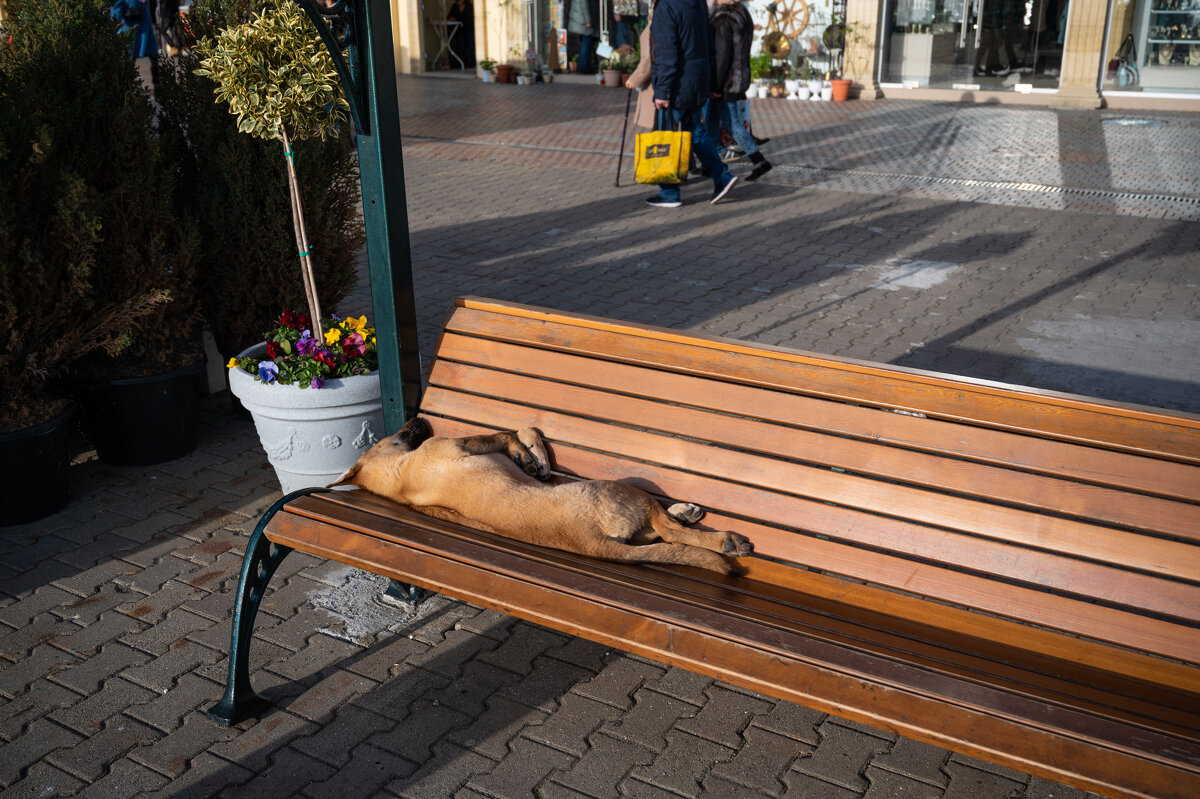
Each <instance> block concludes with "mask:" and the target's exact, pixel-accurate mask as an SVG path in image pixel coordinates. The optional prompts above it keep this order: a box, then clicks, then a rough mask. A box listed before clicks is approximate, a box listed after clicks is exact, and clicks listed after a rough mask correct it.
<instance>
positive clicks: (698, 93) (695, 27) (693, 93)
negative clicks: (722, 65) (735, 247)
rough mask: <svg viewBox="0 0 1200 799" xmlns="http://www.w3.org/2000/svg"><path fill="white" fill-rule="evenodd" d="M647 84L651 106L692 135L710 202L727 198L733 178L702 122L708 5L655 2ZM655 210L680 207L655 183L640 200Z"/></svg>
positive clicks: (684, 0) (673, 188)
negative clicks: (708, 183) (650, 89)
mask: <svg viewBox="0 0 1200 799" xmlns="http://www.w3.org/2000/svg"><path fill="white" fill-rule="evenodd" d="M650 46H651V49H652V56H651V63H650V83H651V85H653V87H654V107H655V108H656V109H658V110H659V111H662V112H665V113H664V114H663V115H664V116H667V117H668V118H669V119H670V121H671V123H672V124H673V125H674V126H675V127H677V128H679V129H680V130H685V131H688V132H690V133H691V134H692V152H693V153H695V154H696V157H697V158H699V159H700V163H701V164H702V165H703V166H704V168H705V169H707V170H708V174H709V175H711V176H712V179H713V193H712V199H711V200H710V202H711V203H712V204H713V205H716V204H717V203H719V202H720V201H721V200H723V199H724V198H725V197H726V196H728V194H729V190H730V189H732V188H733V184H734V183H736V182H737V178H736V177H735V176H734V174H733V173H732V172H730V171H729V167H728V166H727V165H726V164H725V162H724V161H722V160H721V155H720V153H718V152H717V146H716V144H714V143H713V140H712V139H711V138H710V137H709V135H708V125H707V123H706V122H705V120H704V111H705V107H706V106H707V105H708V95H709V87H710V85H711V84H710V81H711V79H712V75H711V73H712V66H711V64H710V63H709V59H710V49H709V27H708V5H707V3H705V0H657V2H656V3H655V5H654V12H653V15H652V17H651V22H650ZM646 204H647V205H651V206H654V207H656V208H678V207H679V206H680V205H682V204H683V203H682V201H681V199H680V192H679V186H678V185H677V184H669V185H666V184H660V185H659V189H658V194H656V195H655V196H653V197H651V198H650V199H648V200H646Z"/></svg>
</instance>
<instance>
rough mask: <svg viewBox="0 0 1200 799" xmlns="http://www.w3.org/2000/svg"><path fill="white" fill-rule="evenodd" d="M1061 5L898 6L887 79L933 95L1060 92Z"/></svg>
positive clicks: (931, 1) (1016, 1)
mask: <svg viewBox="0 0 1200 799" xmlns="http://www.w3.org/2000/svg"><path fill="white" fill-rule="evenodd" d="M1065 26H1066V0H895V5H894V6H893V9H892V25H891V30H890V32H889V41H888V46H889V50H888V59H887V63H886V64H885V65H884V67H885V71H886V76H885V78H884V80H885V81H886V82H890V83H901V84H904V85H908V86H919V87H929V88H938V89H970V90H1018V91H1022V90H1023V91H1029V90H1032V89H1035V88H1048V89H1053V88H1056V87H1057V86H1058V75H1059V70H1060V68H1061V64H1062V40H1063V34H1064V33H1065Z"/></svg>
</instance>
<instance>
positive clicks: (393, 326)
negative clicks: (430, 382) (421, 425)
mask: <svg viewBox="0 0 1200 799" xmlns="http://www.w3.org/2000/svg"><path fill="white" fill-rule="evenodd" d="M297 2H298V3H299V4H300V6H301V7H302V8H303V9H304V11H305V12H306V13H307V14H308V16H309V18H310V19H312V20H313V24H314V25H316V26H317V30H318V32H319V33H320V34H321V38H322V41H324V42H325V46H326V47H327V48H329V51H330V53H331V54H332V55H333V58H334V62H335V63H336V64H337V68H338V75H339V76H340V77H341V79H342V84H343V88H344V89H345V91H346V98H347V100H348V101H349V103H350V110H351V116H352V118H353V119H354V123H355V128H356V130H357V133H358V167H359V176H360V179H361V181H362V201H363V220H364V222H365V223H366V230H367V261H368V265H369V268H370V275H371V303H372V306H373V309H372V313H373V314H374V321H375V331H376V338H377V339H378V341H379V380H380V384H381V389H382V392H383V426H384V431H385V433H386V434H388V435H391V434H392V433H395V432H396V431H397V430H399V429H400V428H401V427H403V426H404V422H405V420H406V419H408V418H409V417H411V416H413V415H414V414H415V413H416V412H417V406H418V405H419V404H420V400H421V360H420V354H419V352H418V346H419V345H418V341H417V312H416V298H415V295H414V292H413V273H412V252H411V249H410V243H409V236H408V204H407V200H406V198H405V193H404V160H403V155H402V153H401V144H400V104H399V102H398V100H397V97H396V66H395V57H394V55H393V48H392V16H391V5H390V3H389V2H388V0H337V2H335V3H333V4H332V5H331V6H329V7H318V6H317V5H316V4H315V3H314V2H313V0H297ZM343 48H346V49H347V50H348V56H349V57H348V58H343V56H342V49H343Z"/></svg>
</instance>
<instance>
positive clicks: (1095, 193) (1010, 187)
mask: <svg viewBox="0 0 1200 799" xmlns="http://www.w3.org/2000/svg"><path fill="white" fill-rule="evenodd" d="M778 168H779V169H780V171H783V172H795V173H809V174H823V175H827V176H830V177H833V176H847V177H850V176H853V177H862V178H875V179H883V180H899V181H904V182H906V183H925V184H934V185H943V186H944V185H951V186H962V187H964V188H977V189H999V190H1002V191H1026V192H1036V193H1040V194H1063V195H1081V196H1084V197H1103V198H1106V199H1113V200H1143V201H1146V202H1171V203H1186V204H1189V205H1197V206H1200V197H1194V196H1180V195H1177V194H1143V193H1141V192H1132V191H1112V190H1110V189H1085V188H1072V187H1067V186H1047V185H1045V184H1041V183H1016V182H1013V181H1007V180H978V179H975V178H940V177H933V176H930V175H906V174H903V173H899V172H866V171H863V170H856V169H833V168H830V167H816V166H791V165H788V164H781V165H780V166H779V167H778Z"/></svg>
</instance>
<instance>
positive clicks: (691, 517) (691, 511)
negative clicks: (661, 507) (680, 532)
mask: <svg viewBox="0 0 1200 799" xmlns="http://www.w3.org/2000/svg"><path fill="white" fill-rule="evenodd" d="M667 513H668V514H670V516H671V518H673V519H675V520H676V521H678V522H682V523H683V524H695V523H696V522H698V521H700V520H701V519H703V518H704V514H705V510H704V508H702V507H700V506H699V505H696V504H694V503H691V502H676V503H675V504H674V505H672V506H671V507H669V508H667Z"/></svg>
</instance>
